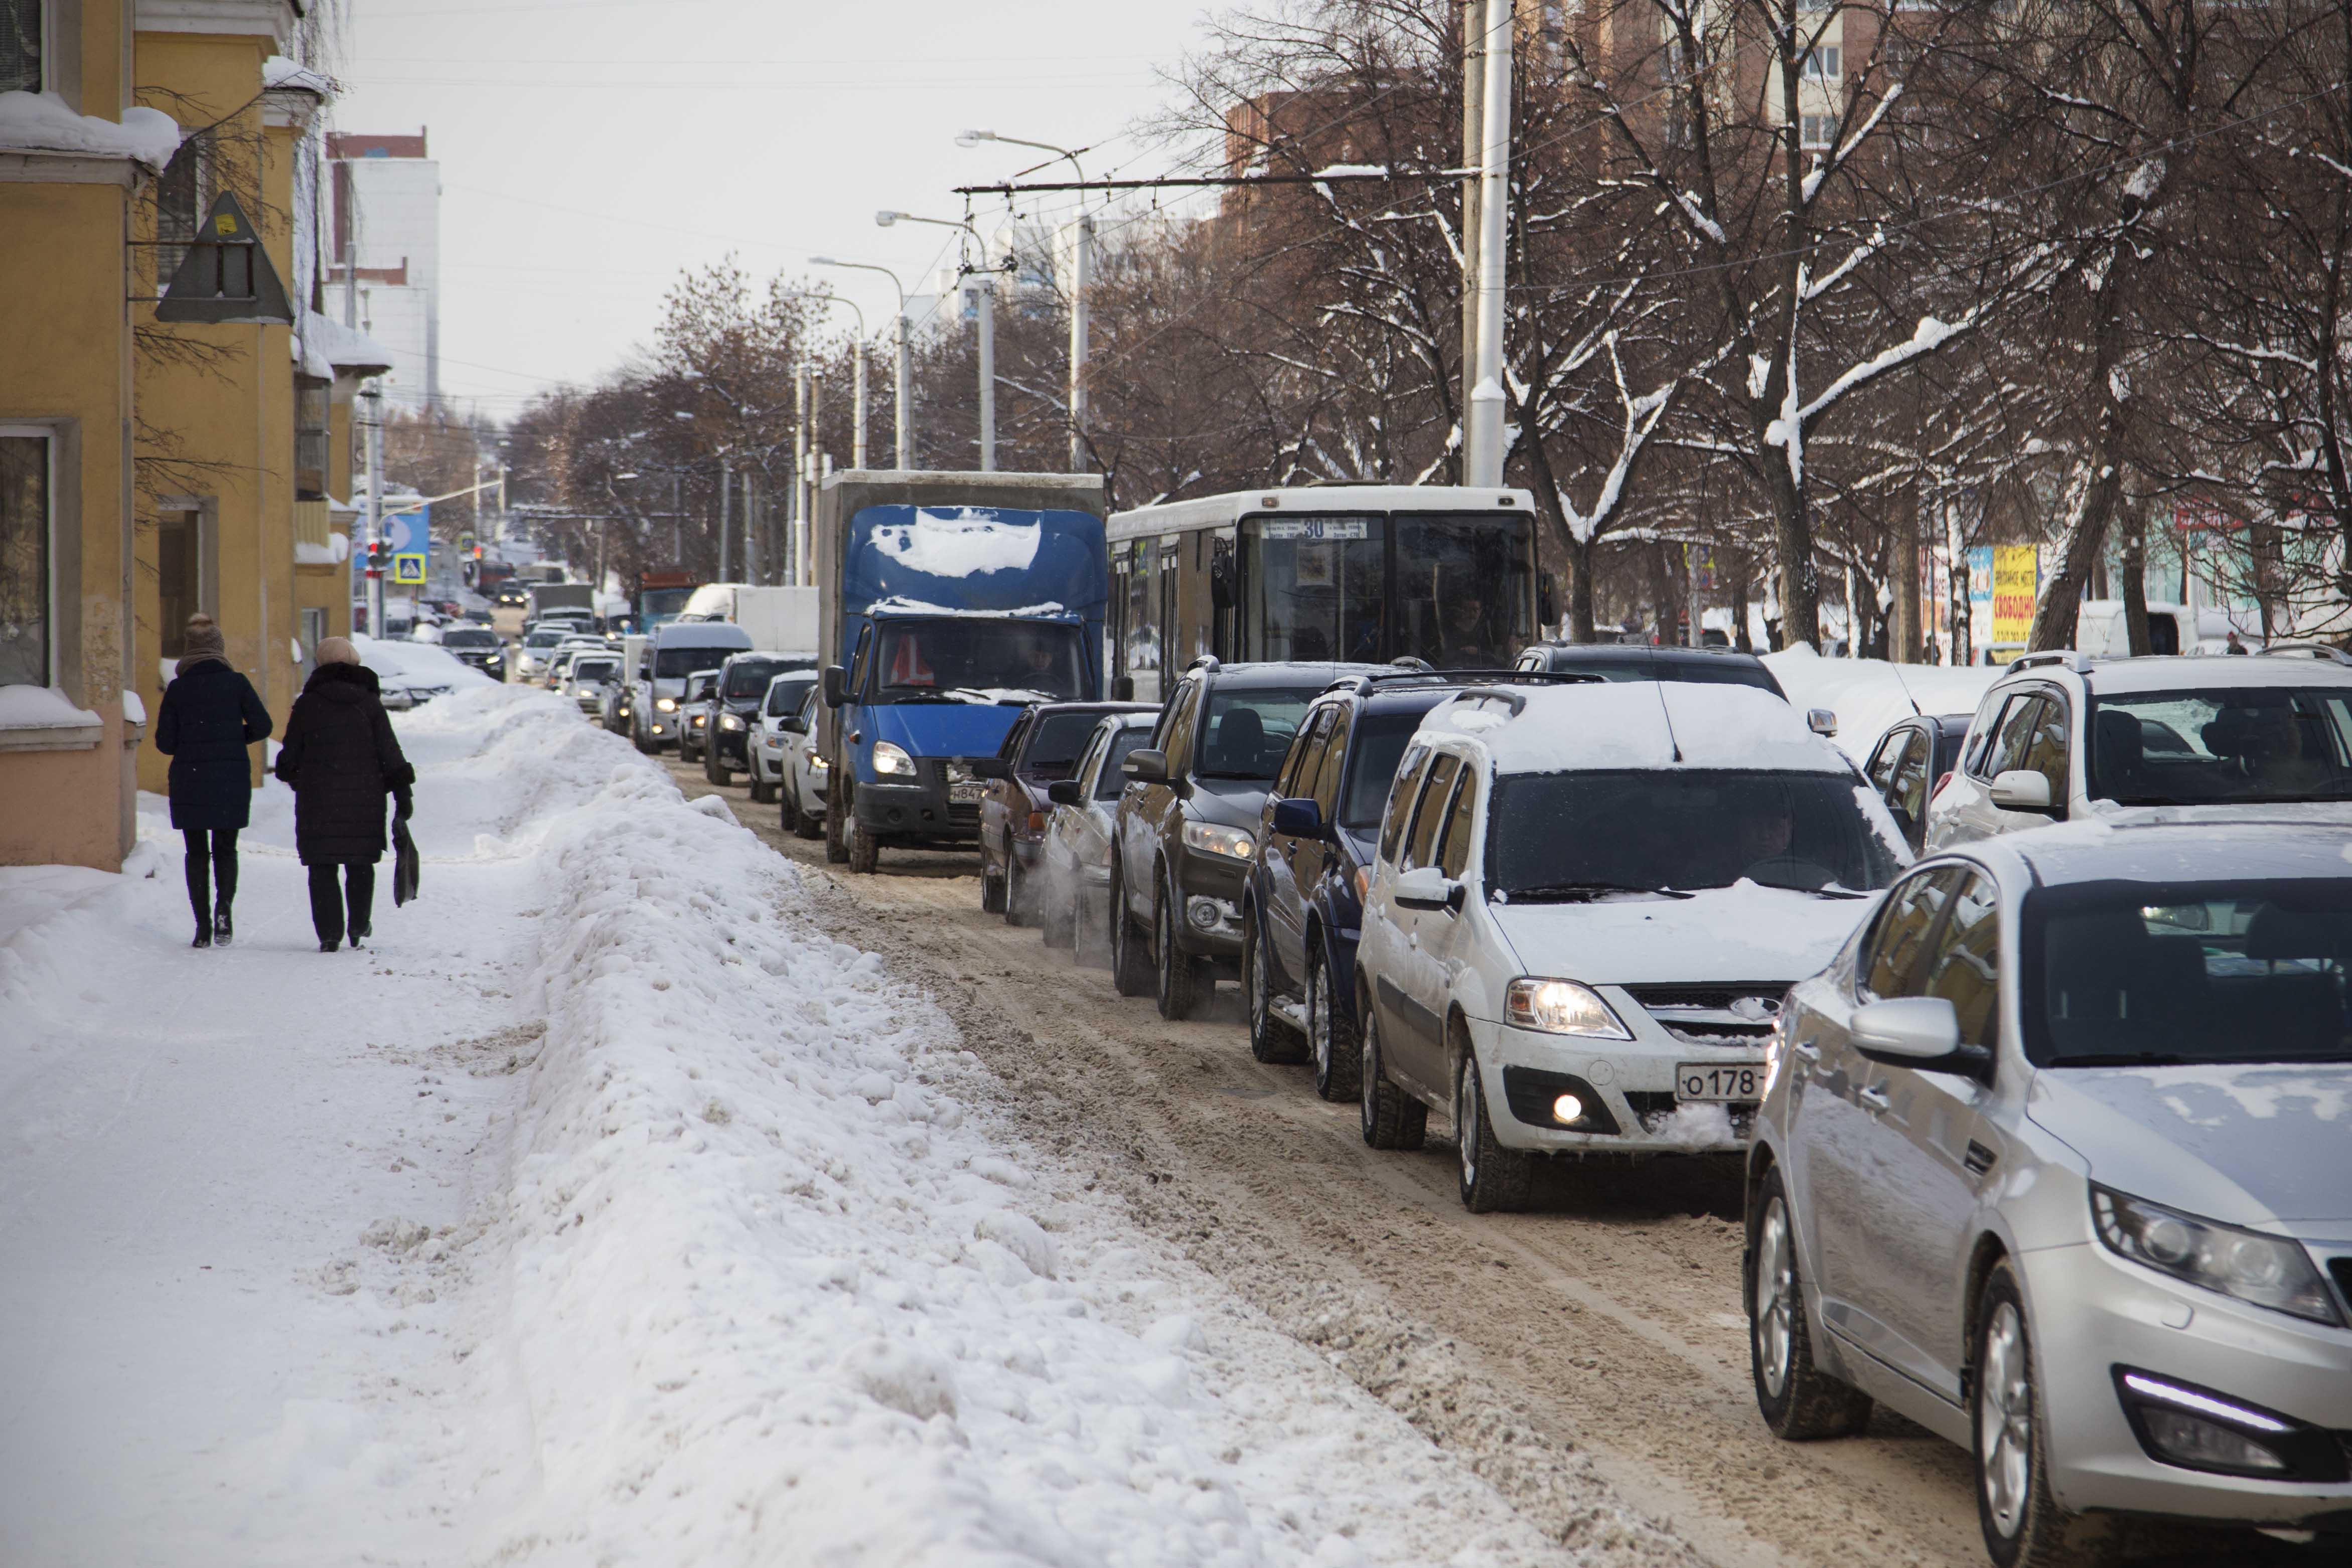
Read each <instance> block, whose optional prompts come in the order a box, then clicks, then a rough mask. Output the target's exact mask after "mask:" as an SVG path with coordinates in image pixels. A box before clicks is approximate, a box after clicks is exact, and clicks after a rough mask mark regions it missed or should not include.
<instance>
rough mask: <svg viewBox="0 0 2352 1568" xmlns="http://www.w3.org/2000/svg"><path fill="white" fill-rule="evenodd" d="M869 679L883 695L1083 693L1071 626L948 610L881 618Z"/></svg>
mask: <svg viewBox="0 0 2352 1568" xmlns="http://www.w3.org/2000/svg"><path fill="white" fill-rule="evenodd" d="M879 641H880V646H879V647H878V648H877V650H876V652H875V661H874V678H873V687H874V690H875V692H876V694H877V698H878V700H880V701H882V702H886V703H887V702H948V701H952V702H983V703H988V702H997V701H1001V700H1003V699H1004V698H1007V697H1024V696H1039V697H1050V698H1054V699H1055V700H1059V701H1068V700H1073V699H1076V698H1077V697H1079V696H1081V695H1086V694H1085V692H1084V686H1085V682H1086V661H1085V658H1084V657H1083V655H1082V653H1081V651H1080V648H1079V644H1078V628H1077V627H1076V626H1074V625H1067V624H1062V623H1040V622H1034V621H1007V620H1003V619H999V618H997V617H994V616H977V615H975V616H955V617H952V618H943V619H941V620H937V621H886V622H883V624H882V635H881V638H880V640H879Z"/></svg>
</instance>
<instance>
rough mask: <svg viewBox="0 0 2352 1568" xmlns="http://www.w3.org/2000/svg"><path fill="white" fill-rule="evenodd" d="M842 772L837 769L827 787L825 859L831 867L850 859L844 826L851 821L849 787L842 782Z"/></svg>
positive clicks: (825, 803)
mask: <svg viewBox="0 0 2352 1568" xmlns="http://www.w3.org/2000/svg"><path fill="white" fill-rule="evenodd" d="M841 771H842V770H841V769H838V768H836V769H835V772H834V775H833V777H832V779H830V780H829V781H828V782H827V783H826V786H825V800H824V858H825V861H826V862H827V863H828V864H831V865H840V864H842V863H843V862H846V861H847V860H848V859H849V841H848V839H847V837H846V836H845V832H844V830H843V826H842V824H844V823H845V822H846V821H848V820H849V786H848V785H846V784H845V783H843V782H842V779H841Z"/></svg>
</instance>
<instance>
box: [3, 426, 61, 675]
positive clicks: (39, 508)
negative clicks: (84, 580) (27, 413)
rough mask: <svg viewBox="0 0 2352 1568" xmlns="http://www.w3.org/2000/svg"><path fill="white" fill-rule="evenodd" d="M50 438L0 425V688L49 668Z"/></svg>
mask: <svg viewBox="0 0 2352 1568" xmlns="http://www.w3.org/2000/svg"><path fill="white" fill-rule="evenodd" d="M49 562H50V557H49V435H48V432H47V431H45V430H26V429H22V428H18V429H11V428H9V427H8V426H6V425H0V686H17V685H25V686H46V685H48V684H49V683H50V680H51V679H52V678H53V673H52V671H51V670H50V668H49V620H50V613H51V612H50V602H49V601H50V584H49V572H50V570H51V569H50V564H49Z"/></svg>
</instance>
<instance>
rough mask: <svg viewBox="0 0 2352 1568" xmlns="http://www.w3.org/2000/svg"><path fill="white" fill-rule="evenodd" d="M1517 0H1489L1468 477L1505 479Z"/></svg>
mask: <svg viewBox="0 0 2352 1568" xmlns="http://www.w3.org/2000/svg"><path fill="white" fill-rule="evenodd" d="M1516 3H1517V0H1486V62H1485V63H1486V71H1485V73H1484V75H1485V77H1486V94H1485V98H1486V101H1485V103H1484V104H1483V105H1481V108H1482V109H1483V110H1484V111H1485V120H1486V138H1485V141H1486V145H1485V151H1484V153H1483V155H1482V157H1481V159H1480V162H1479V167H1478V380H1477V382H1476V384H1475V385H1474V386H1473V387H1472V388H1471V391H1470V405H1469V414H1470V423H1469V428H1468V431H1467V433H1466V434H1467V436H1468V440H1467V442H1466V455H1467V457H1468V459H1469V461H1468V463H1467V464H1466V465H1465V469H1466V472H1465V476H1464V477H1465V479H1466V480H1467V481H1468V482H1469V483H1470V484H1472V485H1487V486H1493V485H1500V484H1501V483H1502V482H1503V444H1504V443H1503V434H1504V433H1503V414H1504V398H1503V250H1504V246H1505V243H1506V236H1507V234H1508V231H1509V218H1510V201H1511V184H1510V175H1511V33H1512V28H1513V26H1514V23H1515V21H1516V18H1515V17H1514V16H1513V14H1512V13H1513V10H1514V8H1515V5H1516Z"/></svg>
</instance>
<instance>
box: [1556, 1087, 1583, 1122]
mask: <svg viewBox="0 0 2352 1568" xmlns="http://www.w3.org/2000/svg"><path fill="white" fill-rule="evenodd" d="M1551 1113H1552V1118H1553V1120H1555V1121H1557V1122H1559V1124H1561V1125H1562V1126H1565V1125H1567V1124H1569V1123H1570V1122H1573V1121H1575V1120H1576V1119H1577V1118H1578V1117H1579V1116H1581V1115H1583V1114H1584V1102H1583V1101H1581V1100H1579V1099H1578V1098H1577V1097H1576V1096H1575V1095H1573V1094H1563V1095H1561V1096H1560V1097H1559V1099H1557V1100H1555V1101H1553V1102H1552V1103H1551Z"/></svg>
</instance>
